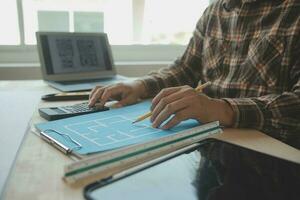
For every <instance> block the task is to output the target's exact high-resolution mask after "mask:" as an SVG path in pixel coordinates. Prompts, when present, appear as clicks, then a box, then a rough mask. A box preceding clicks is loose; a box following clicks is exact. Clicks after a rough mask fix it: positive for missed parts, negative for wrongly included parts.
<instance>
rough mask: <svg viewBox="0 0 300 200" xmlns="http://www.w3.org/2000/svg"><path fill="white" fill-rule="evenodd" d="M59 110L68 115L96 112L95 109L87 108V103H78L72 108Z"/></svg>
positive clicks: (66, 107) (67, 107) (64, 107)
mask: <svg viewBox="0 0 300 200" xmlns="http://www.w3.org/2000/svg"><path fill="white" fill-rule="evenodd" d="M60 109H61V110H64V111H65V112H69V113H83V112H90V111H95V110H97V108H90V107H89V106H88V102H84V103H79V104H75V105H72V106H63V107H60Z"/></svg>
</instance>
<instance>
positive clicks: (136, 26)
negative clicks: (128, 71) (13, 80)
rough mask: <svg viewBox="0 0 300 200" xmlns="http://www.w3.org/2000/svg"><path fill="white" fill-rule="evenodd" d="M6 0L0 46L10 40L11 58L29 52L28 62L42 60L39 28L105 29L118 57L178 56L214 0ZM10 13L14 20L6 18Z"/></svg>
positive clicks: (0, 10)
mask: <svg viewBox="0 0 300 200" xmlns="http://www.w3.org/2000/svg"><path fill="white" fill-rule="evenodd" d="M2 1H5V5H6V7H1V8H0V17H1V18H0V25H1V26H2V30H6V31H1V33H0V51H1V52H3V51H5V49H6V48H7V47H6V46H4V45H10V46H11V47H10V48H9V49H10V50H11V51H12V50H14V51H15V53H16V56H12V58H14V59H15V60H14V61H19V62H23V61H24V58H25V60H26V62H37V53H36V49H35V44H36V38H35V32H36V31H38V30H39V31H77V32H78V31H79V32H80V31H81V32H82V31H84V32H106V33H108V36H109V41H110V43H111V44H112V49H113V54H114V58H115V60H116V61H157V60H158V61H169V60H173V59H174V57H177V56H178V54H181V53H182V51H183V50H184V45H186V44H187V42H188V40H189V38H190V37H191V35H192V31H193V29H194V27H195V24H196V22H197V20H198V19H199V17H200V16H201V14H202V12H203V11H204V9H205V8H206V7H207V5H208V3H209V0H16V1H11V0H2ZM16 2H17V3H16ZM3 5H4V4H3ZM7 18H9V19H10V20H9V21H10V22H11V23H6V21H7V20H6V19H7ZM19 21H20V23H19ZM24 49H25V50H26V51H24ZM12 52H13V51H12ZM153 52H155V53H153ZM20 53H21V54H22V55H24V56H22V55H21V56H20ZM26 54H28V55H26ZM22 59H23V60H22ZM4 61H9V60H7V58H4V56H2V55H1V54H0V62H4ZM11 62H13V60H12V61H11Z"/></svg>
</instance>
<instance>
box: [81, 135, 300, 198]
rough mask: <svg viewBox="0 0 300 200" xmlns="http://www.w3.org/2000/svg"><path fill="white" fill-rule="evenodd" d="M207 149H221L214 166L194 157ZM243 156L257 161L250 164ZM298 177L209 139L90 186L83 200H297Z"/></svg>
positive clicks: (267, 159) (290, 168)
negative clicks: (220, 147)
mask: <svg viewBox="0 0 300 200" xmlns="http://www.w3.org/2000/svg"><path fill="white" fill-rule="evenodd" d="M211 144H214V145H216V144H217V145H221V146H222V145H223V147H224V148H223V150H222V149H219V150H220V151H219V153H220V155H222V154H224V156H222V159H220V160H219V161H218V160H217V159H214V155H212V156H211V157H212V158H207V157H201V155H200V154H199V151H198V150H201V149H202V150H201V151H210V147H211V146H210V145H211ZM228 154H230V156H228ZM226 155H227V156H226ZM247 156H249V157H255V158H256V159H253V160H252V161H251V160H250V162H249V161H246V160H247V158H246V157H247ZM299 172H300V165H299V164H296V163H292V162H290V161H286V160H282V159H279V158H276V157H272V156H268V155H266V154H262V153H258V152H255V151H252V150H249V149H245V148H241V147H239V146H235V145H232V144H227V143H224V142H219V141H214V140H211V141H210V142H209V143H208V142H206V143H204V144H203V145H200V144H199V145H198V146H194V147H193V148H191V149H187V150H186V151H183V152H179V153H177V154H176V155H175V156H174V155H173V156H170V157H166V158H165V159H162V160H161V161H160V162H156V163H154V164H150V165H149V166H147V167H144V168H142V169H138V170H135V171H134V172H132V173H129V174H125V175H123V176H122V175H121V176H119V177H113V178H110V179H107V180H101V181H98V182H96V183H93V184H90V185H88V186H87V187H86V188H85V190H84V196H85V198H86V199H89V200H91V199H93V200H98V199H106V200H115V199H124V200H125V199H130V200H140V199H143V200H152V199H155V200H166V199H172V200H182V199H184V200H196V199H199V200H204V199H205V200H207V199H214V200H218V199H220V200H223V199H231V200H249V199H259V200H260V199H261V200H263V199H276V200H285V199H295V200H296V199H299V196H300V192H299V187H298V186H299V184H300V175H299Z"/></svg>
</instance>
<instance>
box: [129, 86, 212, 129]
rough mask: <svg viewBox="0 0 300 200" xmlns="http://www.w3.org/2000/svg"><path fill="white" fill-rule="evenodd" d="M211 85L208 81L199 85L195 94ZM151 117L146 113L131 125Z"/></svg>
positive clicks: (150, 113) (149, 113)
mask: <svg viewBox="0 0 300 200" xmlns="http://www.w3.org/2000/svg"><path fill="white" fill-rule="evenodd" d="M210 84H211V82H210V81H208V82H206V83H204V84H202V85H199V86H198V87H196V88H195V90H196V92H201V91H202V90H203V89H204V88H205V87H207V86H209V85H210ZM151 115H152V112H148V113H146V114H144V115H142V116H140V117H138V118H137V119H136V120H135V121H134V122H132V123H133V124H134V123H136V122H140V121H143V120H144V119H147V118H148V117H150V116H151Z"/></svg>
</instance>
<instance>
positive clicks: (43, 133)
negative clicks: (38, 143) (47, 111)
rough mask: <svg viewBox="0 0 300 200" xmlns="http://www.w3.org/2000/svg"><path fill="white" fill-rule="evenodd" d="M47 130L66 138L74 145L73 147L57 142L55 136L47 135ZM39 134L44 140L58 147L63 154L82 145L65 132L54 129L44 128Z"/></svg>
mask: <svg viewBox="0 0 300 200" xmlns="http://www.w3.org/2000/svg"><path fill="white" fill-rule="evenodd" d="M47 132H54V133H56V134H58V135H60V136H62V137H64V138H67V139H68V140H69V141H71V142H72V143H73V144H75V145H76V146H75V147H73V148H69V147H67V146H66V145H64V144H62V143H61V142H59V141H58V140H56V139H55V138H53V137H51V136H49V135H48V134H47ZM40 135H41V137H42V138H43V139H44V140H46V141H47V142H48V143H50V144H52V145H53V146H55V147H56V148H58V149H59V150H60V151H62V152H64V153H65V154H70V153H72V151H73V150H76V149H81V148H82V145H81V144H80V143H79V142H77V141H76V140H74V139H73V138H72V137H71V136H69V135H68V134H65V133H60V132H58V131H56V130H54V129H46V130H44V131H41V133H40Z"/></svg>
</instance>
